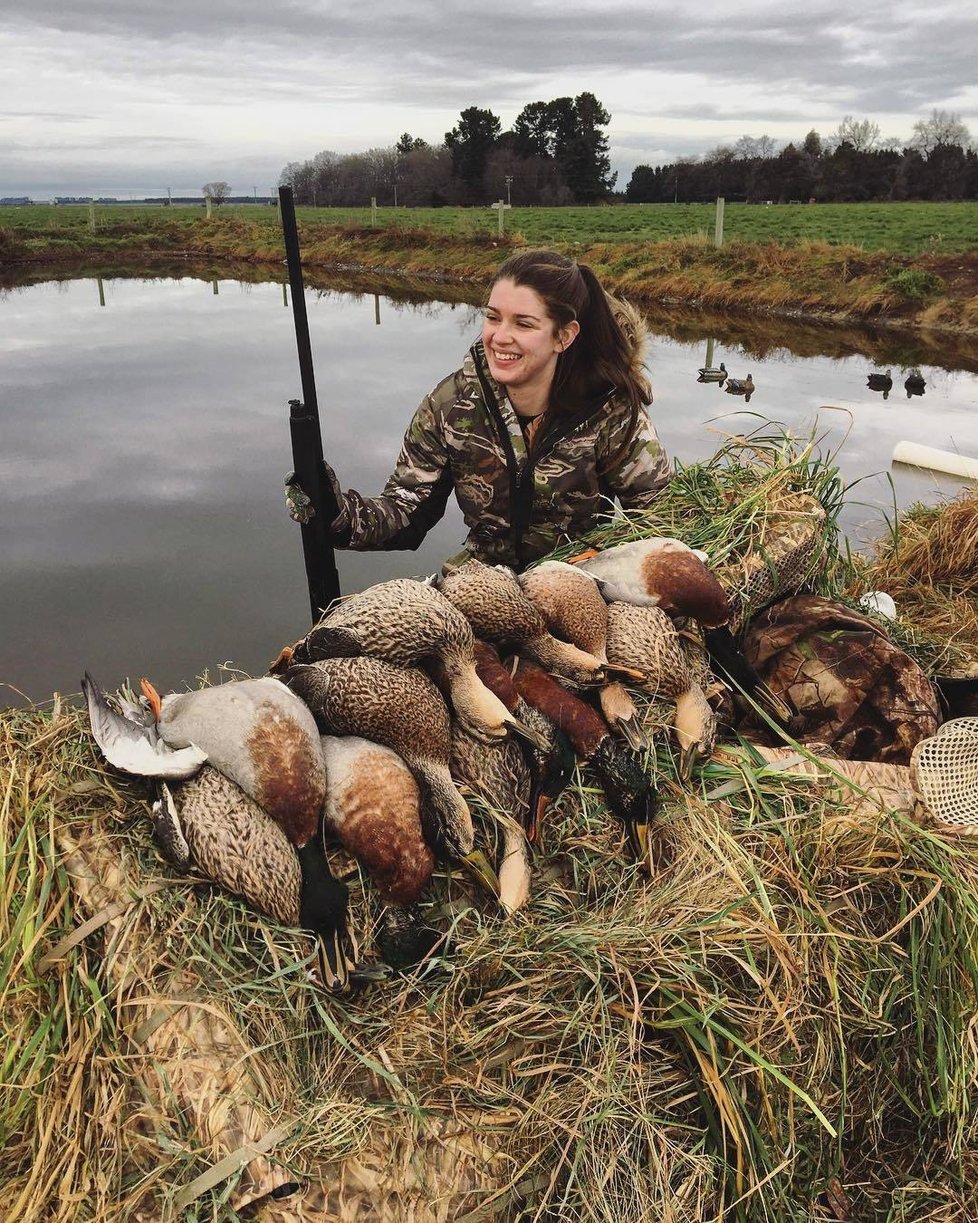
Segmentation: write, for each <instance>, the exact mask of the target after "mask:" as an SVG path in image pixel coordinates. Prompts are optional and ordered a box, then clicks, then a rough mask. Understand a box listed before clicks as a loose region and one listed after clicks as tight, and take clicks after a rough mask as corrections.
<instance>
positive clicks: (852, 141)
mask: <svg viewBox="0 0 978 1223" xmlns="http://www.w3.org/2000/svg"><path fill="white" fill-rule="evenodd" d="M879 138H880V125H879V124H878V123H874V122H873V121H872V119H854V118H853V117H852V115H846V116H845V118H844V119H843V120H842V122H841V123H840V124H839V126H838V127H837V128H836V130H835V131H834V132H833V133H832V136H831V137H830V139H831V142H832V143H833V144H834V145H835V146H836V148H838V147H839V145H840V144H848V145H849V146H850V148H852V149H854V150H855V151H856V152H857V153H871V152H872V151H873V149H874V148H875V147H876V145H877V143H878V141H879Z"/></svg>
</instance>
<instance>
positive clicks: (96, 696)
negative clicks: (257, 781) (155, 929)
mask: <svg viewBox="0 0 978 1223" xmlns="http://www.w3.org/2000/svg"><path fill="white" fill-rule="evenodd" d="M82 691H83V693H84V695H85V699H86V702H87V705H88V713H89V720H90V722H91V727H92V735H93V737H94V738H95V741H96V743H97V744H98V745H99V747H100V749H101V750H102V754H103V755H104V756H105V758H106V759H107V760H108V761H109V763H110V764H113V765H114V766H115V767H116V768H119V769H122V770H123V771H124V772H129V773H134V774H136V775H138V776H142V777H151V778H153V779H155V780H156V781H157V782H158V784H159V789H160V797H159V798H158V799H157V801H156V802H155V803H154V804H153V809H152V814H153V826H154V829H155V832H156V838H157V841H158V843H159V845H160V849H161V851H162V852H163V855H164V857H165V858H166V859H167V860H168V861H170V862H172V863H173V864H174V865H175V866H177V867H179V868H180V869H187V867H188V866H189V865H191V864H193V865H194V866H195V867H196V869H197V870H198V872H199V873H200V874H202V875H204V876H205V877H206V878H208V879H210V880H211V882H213V883H216V884H219V885H220V886H222V887H224V888H226V889H227V890H228V891H230V892H233V893H235V895H238V896H242V897H244V899H245V900H247V901H248V903H249V904H252V905H254V906H255V908H257V909H260V910H261V911H262V912H263V913H267V914H269V915H270V916H272V917H274V918H275V919H276V920H277V921H280V922H282V923H283V924H285V925H289V926H296V927H302V928H304V929H307V930H310V931H311V932H312V933H314V934H315V935H316V936H317V938H318V939H319V947H320V970H321V973H322V978H323V982H324V984H326V985H327V986H328V987H329V988H332V989H339V988H342V987H343V986H344V985H345V983H346V981H347V979H348V977H349V975H350V973H349V965H348V962H347V959H346V955H345V953H344V950H343V943H344V941H345V940H346V937H347V936H346V913H347V892H346V888H345V886H344V885H343V884H342V883H341V882H340V881H339V880H337V879H335V878H334V877H333V875H332V872H331V871H330V869H329V864H328V862H327V861H326V857H325V854H324V853H323V849H322V845H321V843H320V841H319V838H318V837H313V838H311V839H310V840H309V841H308V842H307V843H306V844H305V845H304V846H303V847H302V849H299V850H297V849H296V848H295V846H294V845H293V844H292V843H291V842H290V840H289V838H288V837H287V836H286V834H285V831H284V830H283V829H282V827H281V826H280V825H279V824H278V822H276V821H275V820H273V819H271V817H270V816H268V815H267V814H266V813H265V812H264V811H263V810H262V809H261V807H260V806H259V805H258V804H257V803H256V802H255V801H254V800H253V799H252V798H250V797H249V796H248V795H247V794H245V792H244V791H243V790H242V789H241V788H240V786H238V785H236V784H235V782H233V781H231V780H230V779H229V778H227V777H225V776H224V775H223V774H222V773H220V772H219V771H218V770H217V769H216V768H214V767H212V766H210V765H208V764H206V763H204V760H201V761H200V762H199V763H197V764H196V765H195V766H194V768H193V772H192V774H190V775H188V774H187V773H186V771H184V772H183V773H179V772H178V773H174V771H173V770H172V768H170V767H169V766H170V765H171V764H172V761H171V760H168V758H167V757H168V754H169V755H171V756H179V755H181V754H182V753H180V752H173V749H170V748H168V747H167V746H166V745H165V744H164V743H162V741H161V740H160V739H159V737H158V735H157V730H156V724H155V722H153V723H149V724H147V723H141V722H137V721H134V720H133V718H132V717H131V716H130V717H124V716H122V715H121V714H118V713H116V711H115V710H114V709H112V708H111V706H110V705H109V703H108V700H107V699H106V696H105V693H104V692H103V691H102V689H101V688H100V687H99V685H98V683H97V682H96V681H95V680H94V679H93V678H92V677H91V676H90V675H88V674H87V673H86V676H85V678H84V680H82ZM130 712H131V713H132V712H134V711H130ZM198 755H200V756H203V753H198ZM154 757H155V758H157V759H158V760H160V761H161V763H162V767H158V768H155V771H154V767H155V766H154ZM204 759H206V757H205V758H204ZM180 778H182V779H183V780H182V784H176V783H177V781H178V779H180ZM354 975H357V976H362V975H363V970H362V969H360V968H358V969H357V970H356V972H355V974H354Z"/></svg>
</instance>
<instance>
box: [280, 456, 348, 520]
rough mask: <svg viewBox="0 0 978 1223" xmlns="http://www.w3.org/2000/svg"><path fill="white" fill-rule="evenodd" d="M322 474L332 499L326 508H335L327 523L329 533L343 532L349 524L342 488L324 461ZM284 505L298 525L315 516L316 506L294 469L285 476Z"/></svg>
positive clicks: (334, 473)
mask: <svg viewBox="0 0 978 1223" xmlns="http://www.w3.org/2000/svg"><path fill="white" fill-rule="evenodd" d="M323 475H324V476H325V477H326V484H327V487H328V489H329V493H330V499H331V501H332V505H331V506H329V507H328V509H332V508H333V507H334V506H335V509H336V513H335V516H334V517H333V519H332V521H331V522H330V524H329V530H330V534H331V535H336V534H340V533H342V532H345V531H346V530H347V529H348V528H349V524H350V516H349V512H348V510H347V507H346V499H345V497H344V495H343V490H342V489H341V488H340V482H339V480H338V479H337V478H336V472H335V471H333V469H332V467H330V465H329V464H328V463H325V462H324V463H323ZM285 507H286V509H287V510H288V512H289V517H290V518H291V519H292V521H293V522H298V523H299V524H300V526H304V525H305V524H306V523H307V522H311V521H312V519H313V518H314V517H315V516H316V508H315V506H314V505H313V503H312V498H311V497H310V496H309V494H308V493H307V492H306V491H305V489H304V488H303V487H302V486H301V485H300V484H299V482H298V480H297V479H296V476H295V472H294V471H290V472H289V474H288V475H287V476H286V477H285Z"/></svg>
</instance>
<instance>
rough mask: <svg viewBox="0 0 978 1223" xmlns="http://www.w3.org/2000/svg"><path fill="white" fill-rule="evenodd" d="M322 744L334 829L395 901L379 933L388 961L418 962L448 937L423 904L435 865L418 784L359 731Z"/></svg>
mask: <svg viewBox="0 0 978 1223" xmlns="http://www.w3.org/2000/svg"><path fill="white" fill-rule="evenodd" d="M321 742H322V750H323V759H324V760H325V762H326V773H327V776H328V777H329V789H328V792H327V795H326V810H325V814H324V822H325V826H326V829H327V831H328V832H330V833H332V835H333V836H335V837H336V839H337V840H338V841H339V842H340V844H341V845H342V846H343V847H344V849H346V850H347V852H348V853H351V854H352V855H353V856H354V857H355V858H356V859H357V861H358V862H359V863H360V864H361V865H362V866H363V867H364V869H365V870H366V872H367V875H368V876H369V878H370V880H371V882H372V883H373V884H374V886H375V887H376V888H377V890H378V891H379V893H380V898H381V900H382V901H383V902H384V904H385V905H386V906H387V908H386V909H385V911H384V914H383V917H382V922H381V931H380V935H379V943H380V947H381V953H382V954H383V957H384V959H385V960H386V961H387V962H388V963H389V964H390V965H391V966H392V967H394V968H404V967H407V966H408V965H410V964H414V963H417V961H418V960H420V959H422V958H423V957H424V956H425V955H426V954H428V952H430V951H431V950H432V949H433V948H434V947H435V946H436V944H437V943H438V942H439V940H440V936H439V935H438V933H437V932H436V931H434V930H432V929H430V928H429V927H427V926H426V925H425V924H424V921H423V919H422V916H421V912H420V909H419V907H418V901H419V900H420V898H421V896H422V894H423V892H424V890H425V888H426V887H427V886H428V883H429V882H430V880H431V875H432V871H433V870H434V866H435V858H434V854H433V853H432V851H431V847H430V846H429V845H428V843H427V841H426V840H425V837H424V833H423V831H422V812H421V801H422V800H421V790H420V788H419V786H418V783H417V781H416V780H415V777H414V774H413V773H412V772H411V770H410V769H409V768H408V767H407V765H406V764H405V763H404V761H403V760H402V759H401V758H400V756H398V755H397V753H396V752H393V751H391V749H390V748H388V747H383V746H382V745H381V744H379V743H371V742H370V741H369V740H367V739H361V738H359V737H357V736H355V735H343V736H338V735H323V737H322V740H321ZM507 742H508V740H507ZM482 750H485V749H484V748H482Z"/></svg>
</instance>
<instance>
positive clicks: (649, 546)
mask: <svg viewBox="0 0 978 1223" xmlns="http://www.w3.org/2000/svg"><path fill="white" fill-rule="evenodd" d="M705 561H706V554H705V553H704V552H700V551H697V550H696V549H693V548H690V547H689V545H688V544H685V543H683V542H682V541H681V540H678V539H672V538H665V537H653V538H648V539H638V540H633V541H632V542H630V543H624V544H616V545H615V546H614V547H611V548H605V549H604V550H603V551H600V552H599V551H597V550H596V549H593V548H591V549H588V550H587V551H585V552H583V553H580V554H579V555H578V556H576V557H574V558H572V563H574V564H579V565H580V567H581V568H582V569H584V570H585V571H586V572H588V573H590V574H591V575H592V576H593V577H595V578H597V579H598V583H599V585H600V587H601V593H602V595H604V597H605V598H606V599H607V600H608V601H609V602H610V603H611V602H622V603H632V604H635V605H636V606H637V607H659V608H661V609H662V611H664V612H665V613H666V614H667V615H669V616H671V617H673V618H677V617H689V618H690V619H692V620H695V621H696V623H697V624H698V625H699V626H700V627H701V628H702V630H703V635H704V640H705V642H706V647H707V650H708V651H709V654H710V659H711V663H712V664H713V665H714V667H715V668H716V669H717V671H718V672H719V673H720V675H721V678H723V679H725V680H726V681H727V682H729V684H730V686H731V688H732V690H733V692H734V695H735V698H736V697H738V696H739V694H740V693H741V692H746V693H748V694H749V695H750V696H752V697H753V698H754V699H755V700H756V701H758V703H759V704H762V705H763V706H764V707H765V708H766V709H767V711H768V712H769V713H770V715H771V716H772V717H773V718H774V719H775V720H776V721H778V722H779V723H781V724H782V725H786V724H787V723H788V722H789V721H790V719H791V716H792V715H791V710H790V709H789V708H788V707H787V705H785V703H784V702H783V701H782V700H780V699H779V698H778V697H777V696H776V695H775V694H774V693H772V692H771V691H770V689H768V687H767V685H766V684H764V683H762V681H761V680H760V678H759V677H758V675H757V673H756V672H755V671H754V669H753V667H751V666H750V664H749V663H748V662H747V659H746V658H745V657H744V655H743V652H742V651H741V650H740V648H739V647H738V645H737V643H736V642H735V641H734V638H733V634H732V633H731V631H730V620H731V616H732V609H731V607H730V601H729V599H728V598H727V593H726V591H725V590H724V589H723V587H722V586H721V585H720V583H719V581H718V580H717V578H716V577H715V575H714V574H713V573H711V572H710V570H709V568H708V567H707V565H706V563H705Z"/></svg>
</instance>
